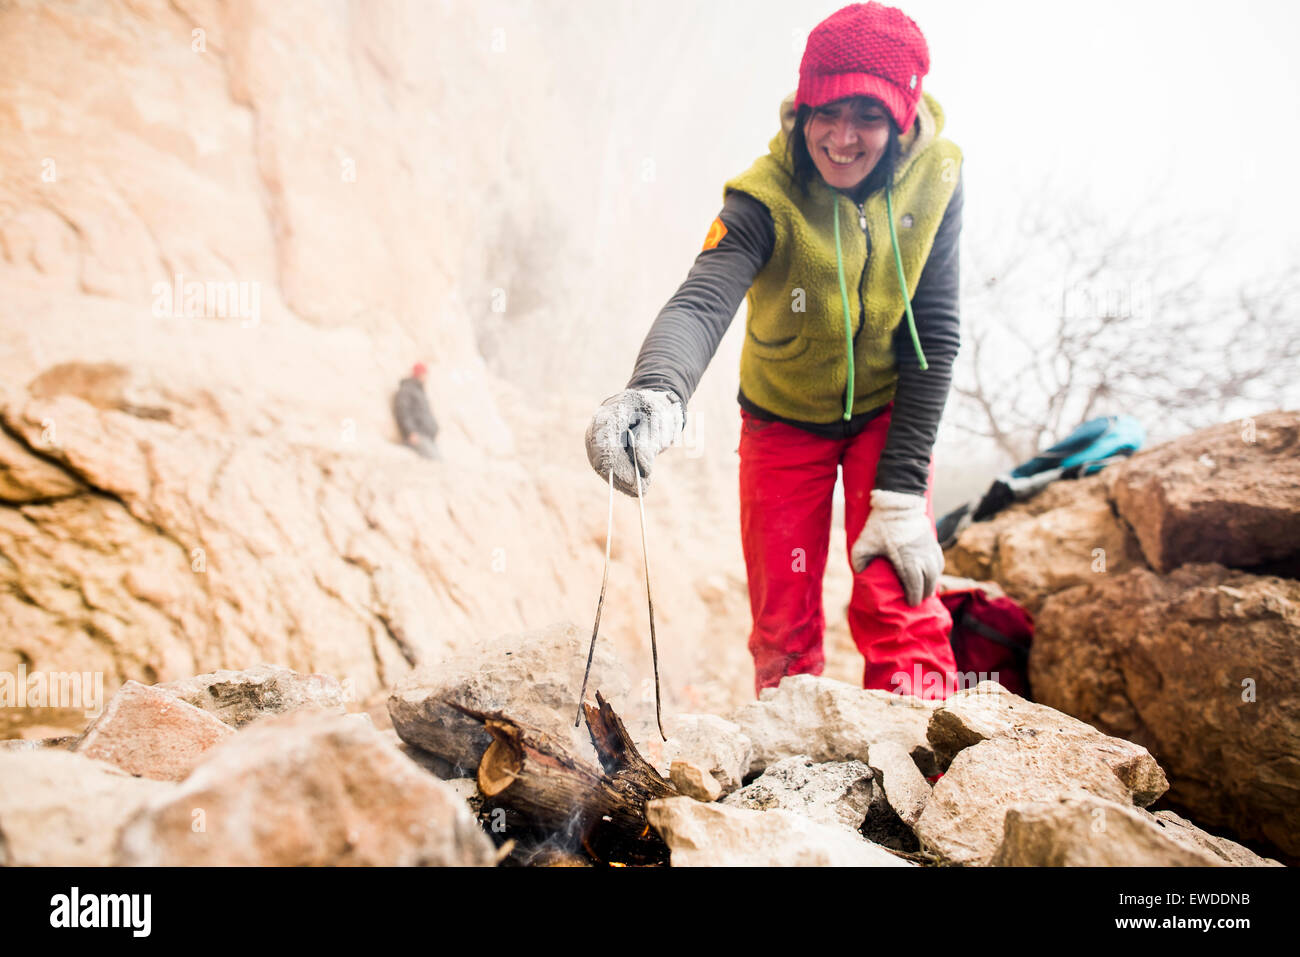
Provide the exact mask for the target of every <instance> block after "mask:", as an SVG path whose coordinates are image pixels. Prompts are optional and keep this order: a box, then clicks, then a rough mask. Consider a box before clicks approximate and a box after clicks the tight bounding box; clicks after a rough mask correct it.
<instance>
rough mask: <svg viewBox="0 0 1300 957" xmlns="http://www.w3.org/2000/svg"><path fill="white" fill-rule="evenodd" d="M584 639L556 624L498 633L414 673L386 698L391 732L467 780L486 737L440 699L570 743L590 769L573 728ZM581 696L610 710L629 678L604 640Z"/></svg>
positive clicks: (582, 736) (585, 735)
mask: <svg viewBox="0 0 1300 957" xmlns="http://www.w3.org/2000/svg"><path fill="white" fill-rule="evenodd" d="M590 640H591V635H590V634H589V633H584V632H583V631H581V630H580V629H579V628H578V627H577V626H576V625H572V624H566V623H558V624H553V625H550V626H548V627H546V628H543V629H539V630H537V631H529V632H519V633H514V634H505V635H501V636H499V637H497V638H494V639H492V640H490V641H485V642H483V643H482V644H481V645H478V646H476V647H475V648H474V649H473V650H471V651H470V652H468V653H466V654H463V655H459V656H456V657H454V658H451V659H448V660H447V661H444V662H441V663H439V664H437V665H432V666H429V667H426V668H420V669H418V670H416V671H415V672H413V673H412V674H411V675H409V676H408V677H407V678H405V679H404V680H403V681H401V682H400V683H399V684H398V685H397V687H395V688H394V689H393V693H392V695H391V696H390V697H389V699H388V713H389V715H390V716H391V717H392V719H393V728H394V730H395V731H396V732H397V734H398V735H399V736H400V737H401V739H402V740H403V741H405V742H406V743H407V744H410V745H413V746H415V747H419V748H423V749H424V750H426V751H429V752H431V753H432V754H435V755H437V756H438V757H439V758H442V759H443V760H444V761H446V762H448V763H449V764H450V765H451V766H452V767H453V769H454V770H453V776H455V777H462V776H473V775H474V774H476V773H477V771H478V763H479V760H480V759H481V758H482V757H483V752H484V751H486V750H487V746H488V744H489V743H490V742H491V740H492V739H491V737H490V736H489V735H488V733H487V732H486V731H484V730H483V726H482V724H481V723H479V722H478V721H475V720H474V719H472V718H469V717H467V716H466V715H463V714H461V713H460V712H459V711H457V710H455V709H454V708H452V707H451V706H450V705H449V704H448V702H453V701H454V702H456V703H457V704H460V705H462V706H464V707H467V708H473V709H475V710H478V711H484V712H491V711H502V712H504V713H506V714H507V715H509V717H511V718H513V719H515V720H517V721H522V722H524V723H525V724H531V725H533V726H534V727H537V728H540V729H541V730H543V731H547V732H550V733H551V734H554V735H556V736H558V737H559V738H560V739H561V740H562V741H567V742H570V743H571V745H572V750H573V752H574V754H575V756H577V757H581V758H583V759H584V760H586V761H587V762H588V763H590V764H597V763H598V762H597V759H596V750H595V748H593V747H592V744H591V737H590V734H589V732H588V731H587V726H586V723H585V722H583V723H582V724H581V725H580V726H579V727H576V728H575V727H574V726H573V720H574V716H575V715H576V713H577V708H578V700H577V697H578V691H579V690H580V689H581V687H582V673H583V670H584V669H585V668H586V663H587V646H588V642H589V641H590ZM587 687H588V689H589V690H588V694H589V695H590V694H592V692H594V691H595V690H596V689H599V690H600V692H601V694H602V696H604V697H605V699H606V700H608V701H609V702H610V703H611V704H612V705H614V707H615V710H618V708H619V707H620V701H621V700H622V699H625V698H626V695H627V694H628V690H629V681H628V678H627V676H626V674H625V673H624V672H623V670H622V667H621V666H620V665H619V663H618V660H617V659H616V658H615V657H614V655H613V652H612V651H611V650H610V644H609V642H599V643H598V644H597V646H596V657H595V660H594V661H593V662H592V667H591V680H590V681H589V683H588V686H587Z"/></svg>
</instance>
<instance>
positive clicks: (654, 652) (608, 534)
mask: <svg viewBox="0 0 1300 957" xmlns="http://www.w3.org/2000/svg"><path fill="white" fill-rule="evenodd" d="M625 435H626V436H627V438H626V440H625V441H624V447H625V448H626V449H627V454H628V455H629V456H631V458H632V471H633V472H634V473H635V474H636V504H637V507H638V508H639V509H640V510H641V558H642V560H643V561H644V562H645V599H646V604H647V605H648V606H649V608H650V655H651V657H652V658H653V659H654V669H655V723H656V724H657V725H659V736H660V737H661V738H663V739H664V740H665V741H667V740H668V735H666V734H664V723H663V717H662V714H661V712H660V702H659V647H658V645H657V644H656V643H655V603H654V599H652V598H651V597H650V553H649V551H648V550H647V549H646V540H645V500H644V499H643V498H642V497H641V470H640V468H638V467H637V464H636V438H635V436H633V434H632V430H631V429H628V430H627V432H626V433H625ZM613 535H614V469H613V468H612V467H611V468H610V470H609V517H608V518H607V520H606V523H605V574H604V576H603V577H602V578H601V580H600V600H599V601H598V602H597V603H596V624H595V625H594V626H592V629H591V647H590V648H589V649H588V650H587V670H586V671H585V672H584V673H583V675H582V691H581V692H579V694H578V716H577V717H576V718H575V719H574V721H573V726H574V727H575V728H576V727H577V726H578V725H579V724H580V723H581V722H582V702H583V700H584V699H585V698H586V696H587V679H588V678H590V677H591V659H592V658H593V657H594V656H595V654H596V635H597V634H598V633H599V631H600V612H601V609H602V608H604V607H605V586H606V585H608V584H609V543H610V541H611V540H612V538H613Z"/></svg>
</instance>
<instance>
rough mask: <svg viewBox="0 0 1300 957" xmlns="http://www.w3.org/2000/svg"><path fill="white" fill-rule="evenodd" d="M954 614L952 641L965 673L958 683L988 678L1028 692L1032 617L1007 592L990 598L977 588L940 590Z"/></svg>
mask: <svg viewBox="0 0 1300 957" xmlns="http://www.w3.org/2000/svg"><path fill="white" fill-rule="evenodd" d="M939 600H940V601H942V602H943V604H944V607H945V608H947V609H948V613H949V614H950V615H952V633H951V634H950V635H949V638H948V641H949V643H950V644H951V645H952V656H953V658H955V659H956V661H957V670H958V671H959V672H963V673H964V674H965V678H964V679H963V680H962V681H961V683H960V687H962V688H966V687H974V684H975V682H974V681H971V680H969V678H970V675H971V673H972V672H973V673H974V675H975V680H976V681H980V680H984V679H985V678H988V679H989V680H992V681H996V682H998V684H1000V685H1002V686H1003V687H1004V688H1006V689H1007V690H1008V691H1010V692H1012V693H1014V694H1018V695H1020V696H1022V697H1025V698H1028V697H1029V648H1030V645H1032V644H1033V641H1034V619H1033V617H1032V616H1031V615H1030V614H1029V612H1027V611H1025V610H1024V609H1023V608H1021V607H1020V605H1019V604H1017V603H1016V601H1015V599H1012V598H1008V597H1007V596H1005V595H1003V596H1001V597H998V598H990V597H989V596H988V595H987V594H985V593H984V591H983V590H982V589H979V588H963V589H955V590H953V591H945V592H940V593H939Z"/></svg>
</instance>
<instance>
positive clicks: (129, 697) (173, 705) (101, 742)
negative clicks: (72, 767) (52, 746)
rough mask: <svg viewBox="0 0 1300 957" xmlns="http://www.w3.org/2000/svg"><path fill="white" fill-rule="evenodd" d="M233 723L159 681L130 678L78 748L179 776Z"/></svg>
mask: <svg viewBox="0 0 1300 957" xmlns="http://www.w3.org/2000/svg"><path fill="white" fill-rule="evenodd" d="M234 733H235V731H234V729H233V728H231V727H230V726H229V725H227V724H225V723H224V722H222V721H219V720H217V719H216V718H214V717H213V716H212V715H210V714H208V712H206V711H202V710H200V709H199V708H196V707H194V706H193V705H190V704H186V703H185V702H184V701H182V700H180V699H179V698H177V697H175V696H174V695H171V694H168V693H167V692H166V691H162V690H159V689H158V688H156V687H150V686H148V685H142V684H140V683H138V682H135V681H128V682H126V683H125V684H123V685H122V687H121V688H120V689H118V692H117V694H115V695H113V697H112V698H110V699H109V702H108V706H107V707H105V708H104V713H103V714H101V715H100V716H99V717H98V718H96V719H95V721H94V722H93V723H92V724H91V725H90V727H89V728H87V729H86V733H85V734H84V735H83V736H82V738H81V740H80V741H78V742H77V745H76V751H77V753H78V754H81V755H84V756H85V757H88V758H97V759H99V760H101V761H107V762H108V763H109V764H115V765H117V766H118V767H119V768H121V769H122V770H123V771H126V772H127V773H129V774H134V775H137V776H139V777H146V778H153V779H154V780H156V781H179V780H181V779H182V778H184V777H185V776H186V775H187V774H189V773H190V771H191V770H192V769H193V768H194V766H195V765H196V764H197V763H198V762H199V761H200V760H201V759H202V758H203V754H204V752H206V751H207V750H208V748H210V747H212V746H213V745H214V744H216V743H217V742H218V741H220V740H221V739H222V738H225V737H228V736H230V735H232V734H234Z"/></svg>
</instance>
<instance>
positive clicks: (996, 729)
mask: <svg viewBox="0 0 1300 957" xmlns="http://www.w3.org/2000/svg"><path fill="white" fill-rule="evenodd" d="M929 734H930V740H931V742H932V743H933V744H934V748H935V753H936V754H937V755H939V756H941V757H942V758H944V759H947V758H948V756H949V755H953V754H955V757H952V759H951V762H950V763H948V764H947V770H946V771H945V773H944V775H943V777H942V778H940V779H939V782H938V784H936V785H935V787H934V790H933V791H932V792H931V793H930V796H929V799H928V800H927V801H926V803H925V807H924V809H923V810H922V811H921V814H920V817H918V818H917V820H916V824H915V832H916V836H917V837H918V838H920V840H921V842H922V845H923V846H924V847H925V848H926V849H927V850H929V851H931V852H932V853H934V854H935V855H936V856H938V857H939V858H940V859H941V860H943V861H945V862H947V863H951V864H976V865H980V864H988V863H989V862H990V860H991V859H992V857H993V855H994V854H995V853H996V852H997V849H998V847H999V846H1000V845H1001V843H1002V838H1003V830H1002V828H1003V823H1004V818H1005V817H1006V812H1007V811H1008V809H1010V808H1012V807H1015V806H1017V805H1021V804H1028V803H1035V802H1044V801H1048V802H1050V801H1055V800H1057V799H1058V798H1060V797H1061V796H1062V795H1065V794H1069V793H1071V792H1073V791H1076V790H1082V791H1085V792H1087V793H1089V794H1091V795H1093V796H1094V797H1098V798H1103V799H1105V800H1109V801H1114V802H1117V803H1120V804H1123V805H1125V806H1130V805H1132V804H1134V803H1135V802H1136V803H1138V804H1141V805H1146V804H1150V803H1151V802H1152V801H1154V800H1155V799H1156V798H1157V797H1159V796H1160V795H1161V794H1162V793H1163V792H1164V790H1165V788H1166V782H1165V778H1164V774H1163V772H1162V771H1161V770H1160V767H1159V766H1158V765H1157V764H1156V763H1155V761H1154V759H1153V758H1152V757H1151V755H1150V754H1149V753H1147V751H1146V750H1145V749H1144V748H1142V747H1141V746H1139V745H1136V744H1133V743H1131V742H1129V741H1124V740H1121V739H1119V738H1114V737H1110V736H1109V735H1105V734H1103V733H1101V732H1100V731H1098V730H1097V729H1096V728H1093V727H1091V726H1089V725H1086V724H1084V723H1083V722H1081V721H1078V720H1076V719H1074V718H1071V717H1069V716H1068V715H1064V714H1060V713H1059V712H1056V711H1054V710H1052V709H1051V708H1048V707H1046V706H1044V705H1040V704H1035V703H1033V702H1029V701H1026V700H1025V699H1024V698H1021V697H1020V696H1018V695H1014V694H1012V693H1011V692H1009V691H1007V690H1006V689H1005V688H1003V687H1002V686H1001V685H998V684H995V683H994V682H981V683H980V684H979V685H977V686H976V687H975V688H972V689H968V690H966V691H961V692H958V693H957V694H955V695H951V696H950V697H949V698H948V699H947V700H946V701H945V702H944V703H943V705H942V706H941V707H939V708H938V709H936V710H935V713H934V717H933V718H932V719H931V722H930V731H929Z"/></svg>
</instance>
